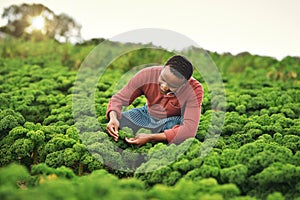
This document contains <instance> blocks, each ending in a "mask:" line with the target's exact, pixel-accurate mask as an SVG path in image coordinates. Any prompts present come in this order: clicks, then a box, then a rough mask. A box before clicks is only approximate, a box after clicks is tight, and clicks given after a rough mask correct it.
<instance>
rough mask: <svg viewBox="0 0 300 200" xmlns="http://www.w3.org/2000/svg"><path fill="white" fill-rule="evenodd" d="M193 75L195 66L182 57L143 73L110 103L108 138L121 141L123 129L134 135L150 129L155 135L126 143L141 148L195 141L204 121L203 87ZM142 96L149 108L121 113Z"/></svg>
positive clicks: (129, 140) (148, 68)
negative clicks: (123, 108)
mask: <svg viewBox="0 0 300 200" xmlns="http://www.w3.org/2000/svg"><path fill="white" fill-rule="evenodd" d="M192 74H193V66H192V64H191V63H190V62H189V61H188V60H187V59H186V58H184V57H183V56H180V55H176V56H173V57H171V58H170V59H169V60H168V61H167V62H166V64H165V65H164V66H153V67H147V68H144V69H142V70H141V71H139V72H138V73H137V74H136V75H135V76H134V77H133V78H132V79H131V80H130V81H129V82H128V83H127V85H125V86H124V87H123V88H122V89H121V90H120V91H119V92H118V93H117V94H115V95H113V96H112V98H111V99H110V101H109V104H108V107H107V112H106V116H107V118H108V119H109V122H108V124H107V127H106V130H107V132H108V134H109V135H110V136H111V137H112V138H113V139H114V140H115V141H117V140H118V130H119V129H121V128H122V127H125V126H127V127H130V128H131V129H132V130H133V132H134V133H136V132H137V131H138V130H139V129H140V128H146V129H150V130H151V132H152V133H151V134H143V133H142V134H138V135H136V136H135V137H134V138H126V139H125V140H126V141H127V142H128V143H130V144H135V145H138V146H141V145H144V144H146V143H147V142H168V143H180V142H182V141H184V140H185V139H187V138H190V137H194V136H195V135H196V132H197V128H198V124H199V120H200V114H201V104H202V98H203V87H202V85H201V84H200V83H199V82H198V81H197V80H196V79H194V78H193V77H192ZM141 95H144V96H145V97H146V99H147V103H146V105H145V106H143V107H141V108H134V109H131V110H129V111H126V112H122V111H121V110H122V107H123V106H128V105H130V104H131V103H132V102H133V101H134V100H135V99H136V98H137V97H139V96H141Z"/></svg>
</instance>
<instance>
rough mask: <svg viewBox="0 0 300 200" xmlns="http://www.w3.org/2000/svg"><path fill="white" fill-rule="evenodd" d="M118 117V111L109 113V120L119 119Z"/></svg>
mask: <svg viewBox="0 0 300 200" xmlns="http://www.w3.org/2000/svg"><path fill="white" fill-rule="evenodd" d="M117 116H118V115H117V112H116V111H114V110H112V111H110V112H109V119H118V118H117Z"/></svg>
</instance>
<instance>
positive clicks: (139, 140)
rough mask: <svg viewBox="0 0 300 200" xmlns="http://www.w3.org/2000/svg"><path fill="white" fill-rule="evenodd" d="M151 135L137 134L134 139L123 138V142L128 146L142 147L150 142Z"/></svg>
mask: <svg viewBox="0 0 300 200" xmlns="http://www.w3.org/2000/svg"><path fill="white" fill-rule="evenodd" d="M151 137H152V134H144V133H141V134H138V135H137V136H135V137H134V138H127V137H126V138H125V141H126V142H128V143H129V144H135V145H137V146H142V145H144V144H146V143H148V142H150V141H151Z"/></svg>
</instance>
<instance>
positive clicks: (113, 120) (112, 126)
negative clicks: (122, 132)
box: [106, 111, 120, 141]
mask: <svg viewBox="0 0 300 200" xmlns="http://www.w3.org/2000/svg"><path fill="white" fill-rule="evenodd" d="M109 117H110V120H109V122H108V124H107V126H106V130H107V132H108V134H109V135H110V136H111V137H112V138H113V139H114V140H115V141H118V138H119V134H118V132H119V131H118V130H119V126H120V122H119V120H118V119H117V114H116V112H115V111H111V112H110V113H109Z"/></svg>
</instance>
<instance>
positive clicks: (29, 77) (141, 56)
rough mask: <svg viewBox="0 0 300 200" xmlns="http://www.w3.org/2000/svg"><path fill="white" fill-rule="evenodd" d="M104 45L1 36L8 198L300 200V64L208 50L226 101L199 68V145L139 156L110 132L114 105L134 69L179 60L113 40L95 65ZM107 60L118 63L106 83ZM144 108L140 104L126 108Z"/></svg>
mask: <svg viewBox="0 0 300 200" xmlns="http://www.w3.org/2000/svg"><path fill="white" fill-rule="evenodd" d="M98 42H99V41H92V42H89V43H88V42H87V43H84V44H81V45H71V44H60V43H57V42H55V41H52V40H46V41H34V40H31V41H25V40H21V39H12V38H6V39H0V167H1V168H0V197H1V199H2V200H5V199H24V200H29V199H33V198H35V197H36V198H37V197H38V198H39V199H47V200H49V199H53V200H57V199H68V200H69V199H70V200H71V199H72V200H73V199H87V200H91V199H149V200H150V199H151V200H152V199H168V200H169V199H174V200H175V199H176V200H178V199H185V200H186V199H201V200H222V199H224V200H227V199H228V200H229V199H234V200H255V199H268V200H281V199H282V200H283V199H287V200H288V199H298V200H300V181H299V180H300V118H299V114H300V78H299V77H300V58H299V57H286V58H284V59H282V60H276V59H275V58H271V57H265V56H258V55H251V54H249V53H247V52H244V53H240V54H238V55H231V54H229V53H227V54H218V53H215V52H208V55H209V57H210V58H211V60H212V61H213V63H214V64H215V66H216V67H217V69H218V71H219V73H220V77H221V82H222V85H221V86H222V87H223V89H224V91H225V93H224V94H225V95H222V88H219V87H217V88H214V89H212V88H211V87H210V85H209V84H208V83H207V79H206V78H205V77H204V76H203V74H201V71H200V72H198V71H195V73H194V75H193V76H194V78H196V79H197V80H199V82H201V83H202V85H203V86H204V93H205V95H204V99H203V103H202V109H201V119H200V123H199V128H198V131H197V135H196V137H195V138H190V139H187V140H186V141H184V142H183V143H181V144H165V143H156V144H155V143H149V144H147V145H144V146H141V147H137V146H133V145H129V144H128V143H126V142H125V141H124V138H125V137H127V136H130V135H132V132H131V130H130V129H129V128H124V129H122V130H120V139H119V141H118V142H114V140H113V139H112V138H110V137H109V136H108V134H107V133H106V131H105V126H106V123H107V122H108V121H107V119H106V117H105V113H106V108H107V104H108V101H109V99H110V97H111V96H112V95H113V94H114V93H116V92H117V91H118V90H119V89H120V88H121V87H122V86H123V85H124V84H125V83H126V82H127V80H128V78H129V77H130V76H131V75H132V74H131V75H130V72H131V73H133V72H134V68H135V67H137V66H139V67H145V66H149V65H150V64H148V63H162V64H163V63H165V61H166V60H167V59H168V58H169V57H170V56H172V54H173V53H172V52H169V51H164V50H161V49H156V50H153V49H151V48H150V47H149V46H147V45H144V46H142V45H140V44H139V45H137V44H122V43H116V42H106V43H105V44H103V45H106V46H104V48H105V49H106V50H107V52H106V54H104V55H97V56H96V57H95V58H91V59H93V61H95V62H93V63H92V64H90V63H88V62H87V61H85V59H86V58H87V56H88V55H90V52H91V51H92V50H93V49H94V48H95V47H96V46H97V44H98ZM135 45H136V46H137V47H138V49H137V50H135V51H132V52H128V53H124V54H122V55H121V56H119V57H118V58H116V59H114V58H111V57H110V56H111V55H114V53H115V52H117V51H118V49H120V48H125V49H126V48H127V46H129V47H130V46H131V47H132V46H135ZM200 52H201V50H200V49H197V48H191V49H190V50H189V51H188V52H186V53H187V54H188V55H190V56H191V57H193V58H195V59H196V58H197V57H201V56H200V55H199V54H200ZM92 56H93V55H92ZM102 57H105V58H107V57H109V59H111V60H113V62H110V63H108V65H107V68H106V70H105V71H104V72H102V71H101V77H100V76H99V71H97V69H96V68H97V66H98V65H100V64H101V62H104V60H102ZM83 64H85V65H89V67H88V68H86V69H82V65H83ZM201 67H205V66H201ZM83 71H84V73H83ZM95 72H97V73H95ZM80 73H81V74H83V75H79V74H80ZM99 77H100V78H99ZM97 78H98V79H97ZM93 80H97V81H96V83H94V82H93ZM89 81H90V82H89ZM216 99H217V100H218V101H216ZM145 102H146V100H145V97H143V96H141V97H139V98H138V99H136V100H135V101H134V102H133V104H132V105H130V106H129V107H128V108H124V109H130V108H133V107H139V106H143V105H144V104H145ZM215 102H218V104H216V103H215ZM218 120H219V121H218ZM213 121H214V122H213ZM140 131H145V130H140Z"/></svg>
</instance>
